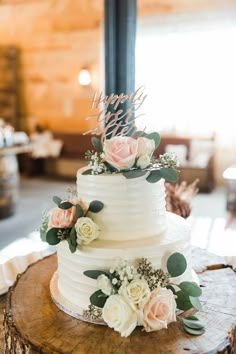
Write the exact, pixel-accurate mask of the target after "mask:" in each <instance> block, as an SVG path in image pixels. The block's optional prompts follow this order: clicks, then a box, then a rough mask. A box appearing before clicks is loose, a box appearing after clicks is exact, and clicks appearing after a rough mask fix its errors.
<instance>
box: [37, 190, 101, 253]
mask: <svg viewBox="0 0 236 354" xmlns="http://www.w3.org/2000/svg"><path fill="white" fill-rule="evenodd" d="M53 201H54V202H55V204H56V205H57V206H56V207H55V208H53V209H51V210H50V211H49V212H45V213H44V214H43V218H42V224H41V227H40V236H41V239H42V240H43V241H45V242H47V243H48V244H49V245H56V244H58V243H59V242H61V241H63V240H67V242H68V245H69V248H70V251H71V252H72V253H74V252H75V251H76V249H77V247H78V246H80V245H88V244H89V243H90V242H92V241H94V240H96V239H97V238H98V237H99V234H100V229H99V226H98V225H97V224H96V223H95V222H94V221H93V219H92V218H91V214H93V213H98V212H100V211H101V210H102V209H103V203H102V202H100V201H98V200H94V201H92V202H91V203H90V204H89V206H88V207H86V205H85V204H84V203H83V201H82V200H79V199H78V198H76V197H73V198H71V199H68V200H62V199H61V198H59V197H57V196H54V197H53Z"/></svg>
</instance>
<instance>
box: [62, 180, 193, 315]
mask: <svg viewBox="0 0 236 354" xmlns="http://www.w3.org/2000/svg"><path fill="white" fill-rule="evenodd" d="M146 183H147V182H146ZM167 224H168V229H167V230H166V231H165V233H163V234H162V235H157V236H152V237H146V235H145V234H144V235H143V238H139V239H137V240H135V242H134V241H133V240H121V241H114V240H104V239H100V240H96V241H94V242H92V243H91V244H90V245H88V246H84V247H80V248H79V249H77V251H76V252H75V253H73V254H72V253H71V252H70V250H69V247H68V243H67V242H66V241H63V242H61V243H60V244H59V245H58V252H57V255H58V288H59V291H60V293H61V295H62V296H63V297H64V298H65V299H66V300H68V301H69V302H70V303H72V304H73V305H74V306H75V307H76V308H77V310H78V312H80V313H81V314H82V312H83V310H85V309H87V307H88V305H89V304H90V301H89V297H90V296H91V294H92V293H93V292H95V291H96V290H97V286H96V280H93V279H90V278H88V277H86V276H85V275H84V274H83V272H84V271H85V270H93V269H99V270H109V269H110V268H113V267H114V265H115V264H116V263H117V262H118V261H119V260H120V259H127V260H128V261H130V262H131V263H133V264H135V262H136V261H137V259H139V258H147V259H148V261H150V262H152V264H153V266H154V267H156V268H162V269H163V270H166V261H167V259H168V257H169V256H170V255H171V254H173V253H174V252H180V253H182V254H183V255H184V256H185V258H186V260H187V263H188V267H187V269H186V271H185V273H184V274H183V275H182V276H180V277H178V278H175V279H173V281H174V282H176V283H180V282H181V281H184V280H192V274H191V248H190V243H189V238H190V228H189V225H188V222H187V221H186V220H184V219H183V218H181V217H180V216H177V215H175V214H171V213H167Z"/></svg>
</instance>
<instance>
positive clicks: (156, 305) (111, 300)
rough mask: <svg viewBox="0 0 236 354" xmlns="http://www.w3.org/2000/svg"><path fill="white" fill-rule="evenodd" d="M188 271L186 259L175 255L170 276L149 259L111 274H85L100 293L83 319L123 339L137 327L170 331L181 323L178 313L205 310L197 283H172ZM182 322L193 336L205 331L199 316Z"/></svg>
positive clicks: (170, 260)
mask: <svg viewBox="0 0 236 354" xmlns="http://www.w3.org/2000/svg"><path fill="white" fill-rule="evenodd" d="M186 268H187V262H186V259H185V257H184V256H183V255H182V254H181V253H174V254H172V255H171V256H170V257H169V258H168V260H167V272H165V271H163V270H162V269H155V268H154V267H153V266H152V264H151V263H150V262H148V260H147V259H146V258H142V259H138V260H137V264H136V266H133V265H132V264H129V263H128V262H127V261H125V260H121V261H120V262H119V263H118V264H117V265H116V266H114V268H113V269H110V270H109V271H102V270H87V271H85V272H84V274H85V275H86V276H87V277H89V278H92V279H96V281H97V288H98V290H97V291H95V292H94V293H93V294H91V296H90V302H91V304H90V305H89V308H88V310H86V311H84V314H83V318H84V319H85V320H87V321H92V322H98V321H99V320H100V321H101V320H102V321H104V322H105V323H106V324H107V325H108V326H109V327H111V328H113V329H114V330H115V331H118V332H119V333H120V334H121V336H122V337H127V336H129V335H130V334H131V333H132V332H133V330H134V329H135V328H136V327H137V326H143V329H144V330H145V331H146V332H152V331H158V330H161V329H162V328H167V326H168V324H169V323H171V322H175V321H176V320H177V315H176V313H177V309H178V310H182V311H186V310H189V309H191V308H193V307H194V308H196V309H197V310H199V309H201V303H200V301H199V296H200V295H201V293H202V292H201V289H200V287H199V286H198V285H197V284H196V283H195V282H189V281H183V282H181V283H180V284H178V285H176V284H174V283H172V282H171V280H172V278H175V277H178V276H180V275H181V274H183V273H184V272H185V270H186ZM181 321H182V323H183V327H184V329H185V331H186V332H188V333H190V334H194V335H200V334H203V333H204V331H205V330H204V325H203V324H202V323H201V322H200V321H199V320H198V319H197V317H195V316H189V317H186V318H184V319H182V320H181Z"/></svg>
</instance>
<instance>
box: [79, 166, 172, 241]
mask: <svg viewBox="0 0 236 354" xmlns="http://www.w3.org/2000/svg"><path fill="white" fill-rule="evenodd" d="M85 171H87V170H85V169H80V170H79V171H78V173H77V194H78V197H79V199H81V200H82V201H83V203H85V205H86V207H88V206H89V205H90V203H91V202H92V201H94V200H97V201H100V202H102V203H103V205H104V207H103V209H102V210H101V211H100V212H99V213H91V212H89V213H88V216H90V217H91V218H92V219H93V221H94V222H95V223H96V224H97V225H99V228H100V235H99V238H100V239H101V240H114V241H121V240H122V241H123V240H137V239H143V238H149V237H152V236H157V235H160V234H162V233H163V232H164V230H165V229H166V215H165V188H164V180H163V179H161V180H159V181H158V182H157V183H148V182H147V181H146V179H147V177H148V174H149V173H150V172H145V174H144V175H141V176H139V177H136V178H133V179H127V178H125V176H123V175H122V174H121V173H114V174H108V173H106V174H100V175H86V174H83V173H84V172H85Z"/></svg>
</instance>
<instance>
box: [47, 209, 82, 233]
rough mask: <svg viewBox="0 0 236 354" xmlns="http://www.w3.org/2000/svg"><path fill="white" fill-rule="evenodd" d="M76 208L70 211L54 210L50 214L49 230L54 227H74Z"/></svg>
mask: <svg viewBox="0 0 236 354" xmlns="http://www.w3.org/2000/svg"><path fill="white" fill-rule="evenodd" d="M76 218H77V217H76V208H75V206H73V207H71V208H69V209H60V208H58V207H56V208H53V209H52V210H51V211H50V212H49V221H48V229H51V228H53V227H59V228H67V227H72V226H73V225H74V223H75V222H76Z"/></svg>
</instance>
